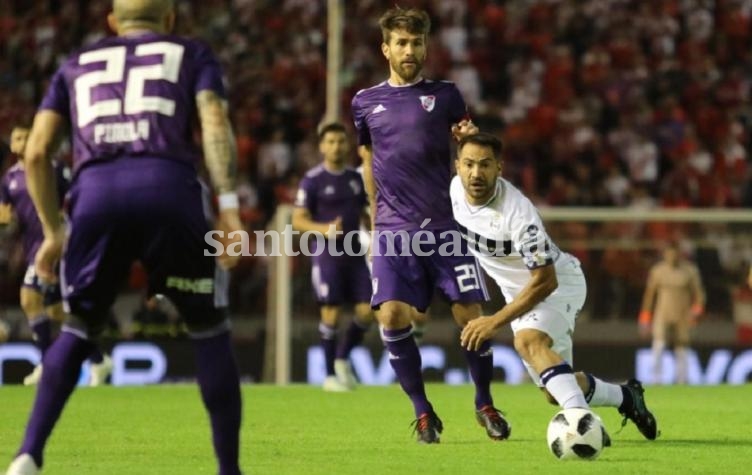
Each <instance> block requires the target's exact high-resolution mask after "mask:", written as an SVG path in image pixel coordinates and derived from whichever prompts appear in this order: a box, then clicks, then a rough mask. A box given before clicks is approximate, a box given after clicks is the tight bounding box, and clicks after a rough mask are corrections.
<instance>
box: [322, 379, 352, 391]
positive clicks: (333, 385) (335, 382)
mask: <svg viewBox="0 0 752 475" xmlns="http://www.w3.org/2000/svg"><path fill="white" fill-rule="evenodd" d="M323 388H324V391H326V392H330V393H346V392H347V391H349V390H350V389H349V388H348V387H347V386H345V385H344V384H342V382H341V381H340V380H339V379H338V378H337V377H336V376H327V377H326V379H324V385H323Z"/></svg>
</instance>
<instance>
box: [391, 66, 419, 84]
mask: <svg viewBox="0 0 752 475" xmlns="http://www.w3.org/2000/svg"><path fill="white" fill-rule="evenodd" d="M392 69H393V70H394V71H395V72H396V73H397V75H398V76H399V77H400V78H402V80H403V81H405V82H408V83H410V82H413V81H415V79H417V78H418V77H419V76H420V73H421V72H422V71H423V63H415V74H414V75H413V76H412V77H409V76H408V75H407V71H405V69H404V68H403V67H402V65H401V64H399V63H396V64H392Z"/></svg>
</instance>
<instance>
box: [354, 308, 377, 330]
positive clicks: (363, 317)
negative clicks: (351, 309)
mask: <svg viewBox="0 0 752 475" xmlns="http://www.w3.org/2000/svg"><path fill="white" fill-rule="evenodd" d="M355 318H357V319H358V322H360V323H361V324H363V325H370V324H371V323H372V322H373V319H374V314H373V309H371V304H370V303H359V304H356V305H355Z"/></svg>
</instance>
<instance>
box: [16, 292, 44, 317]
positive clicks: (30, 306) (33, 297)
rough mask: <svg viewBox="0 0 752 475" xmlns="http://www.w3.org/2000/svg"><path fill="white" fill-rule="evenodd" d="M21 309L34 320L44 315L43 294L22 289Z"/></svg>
mask: <svg viewBox="0 0 752 475" xmlns="http://www.w3.org/2000/svg"><path fill="white" fill-rule="evenodd" d="M20 300H21V302H20V303H21V309H22V310H23V312H24V314H26V316H27V317H29V318H33V317H35V316H37V315H40V314H42V313H44V301H43V299H42V294H40V293H39V292H36V291H34V290H31V289H26V288H22V289H21V296H20Z"/></svg>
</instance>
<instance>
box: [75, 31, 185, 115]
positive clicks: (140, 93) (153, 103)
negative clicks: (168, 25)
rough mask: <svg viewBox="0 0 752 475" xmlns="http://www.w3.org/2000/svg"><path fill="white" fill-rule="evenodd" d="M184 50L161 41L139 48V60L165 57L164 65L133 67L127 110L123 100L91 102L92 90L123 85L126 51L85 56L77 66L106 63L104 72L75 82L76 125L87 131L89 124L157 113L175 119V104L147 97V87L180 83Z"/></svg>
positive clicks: (114, 49)
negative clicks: (151, 83)
mask: <svg viewBox="0 0 752 475" xmlns="http://www.w3.org/2000/svg"><path fill="white" fill-rule="evenodd" d="M184 49H185V48H184V47H183V46H182V45H179V44H176V43H169V42H166V41H159V42H156V43H147V44H143V45H138V46H137V47H136V50H135V55H136V56H152V55H162V61H161V62H160V63H158V64H153V65H148V66H133V67H131V68H130V70H129V71H128V79H127V81H126V83H125V97H124V99H125V101H124V102H125V109H124V110H123V104H122V102H123V101H121V100H120V99H106V100H101V101H97V102H92V101H91V92H92V89H93V88H94V87H96V86H99V85H101V84H113V83H117V82H121V81H122V80H123V78H124V77H125V59H126V47H125V46H113V47H112V48H104V49H98V50H94V51H88V52H86V53H83V54H82V55H81V56H80V57H79V60H78V64H80V65H84V64H91V63H100V62H103V63H104V69H101V70H97V71H90V72H88V73H85V74H82V75H81V76H79V77H78V78H76V81H75V82H74V88H75V90H76V110H77V112H78V121H77V125H78V126H79V127H85V126H86V125H88V124H89V123H90V122H92V121H94V120H96V119H98V118H100V117H108V116H113V115H119V114H121V113H123V112H124V113H125V114H138V113H140V112H157V113H160V114H163V115H167V116H172V115H174V114H175V101H174V100H172V99H166V98H164V97H159V96H145V95H144V85H145V83H146V81H148V80H165V81H170V82H172V83H176V82H177V81H178V75H179V74H180V63H181V62H182V61H183V51H184Z"/></svg>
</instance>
